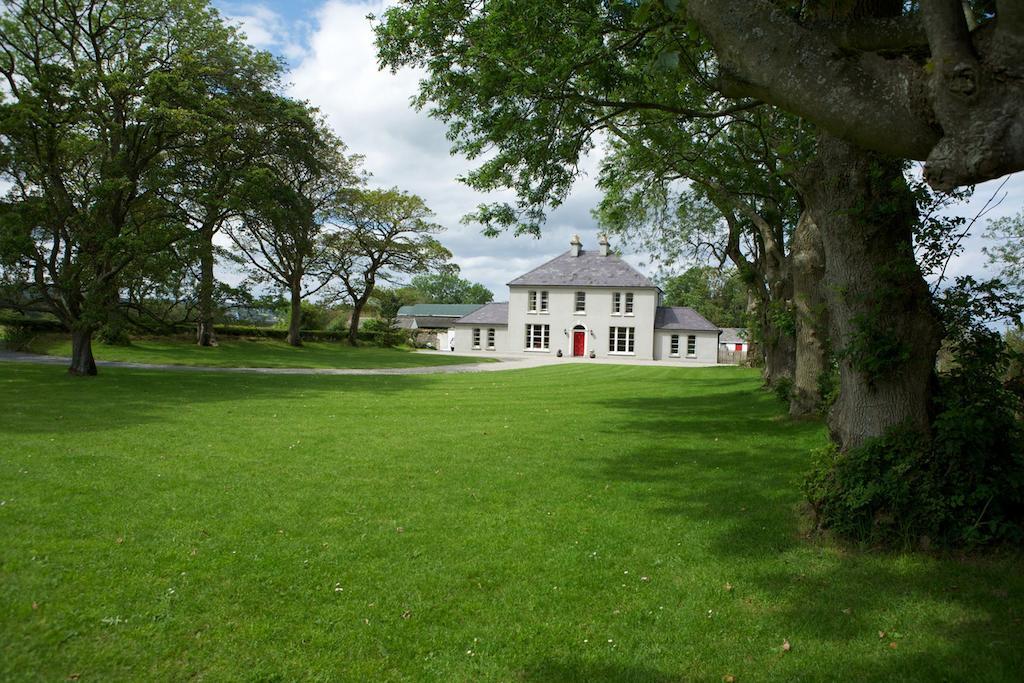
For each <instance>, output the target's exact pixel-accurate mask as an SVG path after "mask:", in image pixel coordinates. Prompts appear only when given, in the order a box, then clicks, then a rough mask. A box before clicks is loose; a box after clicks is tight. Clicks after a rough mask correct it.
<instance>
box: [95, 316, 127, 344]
mask: <svg viewBox="0 0 1024 683" xmlns="http://www.w3.org/2000/svg"><path fill="white" fill-rule="evenodd" d="M96 338H97V339H99V340H100V341H101V342H103V343H104V344H110V345H111V346H128V345H129V344H131V343H132V340H131V338H130V337H129V335H128V326H127V325H125V324H124V321H122V320H113V321H108V322H106V323H104V324H103V325H102V326H101V327H100V329H99V330H97V331H96Z"/></svg>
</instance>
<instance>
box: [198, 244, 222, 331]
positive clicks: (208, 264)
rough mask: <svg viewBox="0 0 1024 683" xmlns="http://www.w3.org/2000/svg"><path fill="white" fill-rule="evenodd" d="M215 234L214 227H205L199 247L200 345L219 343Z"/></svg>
mask: <svg viewBox="0 0 1024 683" xmlns="http://www.w3.org/2000/svg"><path fill="white" fill-rule="evenodd" d="M213 234H214V231H213V230H212V229H208V228H205V227H204V228H203V234H202V241H201V243H200V247H199V249H200V252H199V322H198V323H197V325H196V343H197V344H198V345H199V346H216V345H217V337H216V335H215V334H214V331H213V289H214V279H213Z"/></svg>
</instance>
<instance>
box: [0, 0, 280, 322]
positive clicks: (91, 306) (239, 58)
mask: <svg viewBox="0 0 1024 683" xmlns="http://www.w3.org/2000/svg"><path fill="white" fill-rule="evenodd" d="M51 5H52V3H44V2H39V1H38V0H12V2H9V3H6V5H5V11H4V13H3V15H2V16H0V47H2V51H3V53H4V54H6V55H8V56H9V57H10V59H9V65H8V66H7V67H5V69H9V70H8V71H6V76H7V78H6V81H7V83H8V85H10V87H9V88H8V89H7V90H6V91H5V96H4V99H3V102H2V104H0V140H2V154H0V174H2V176H3V178H4V180H5V181H6V182H5V183H4V184H5V185H6V186H7V188H8V189H7V191H6V196H5V198H4V201H3V203H2V205H0V261H2V264H3V266H4V267H6V268H8V269H10V270H9V272H13V273H14V274H15V276H16V277H17V278H19V279H21V280H22V281H23V282H25V283H31V282H32V278H30V277H29V273H30V271H32V270H36V271H37V272H40V273H44V274H45V279H46V281H47V283H48V284H47V286H45V287H33V286H31V285H28V284H27V285H26V291H29V292H30V293H31V297H32V298H34V299H36V300H38V301H40V302H43V303H45V304H46V305H47V306H48V308H49V309H50V310H52V311H53V312H54V314H55V315H57V316H58V317H59V318H60V319H61V320H62V321H63V322H64V324H65V325H66V326H68V327H72V326H74V327H76V328H77V329H81V330H87V331H93V330H96V329H98V328H99V327H100V326H101V325H103V324H104V323H105V322H106V318H107V314H108V313H109V312H110V311H111V310H112V309H113V308H116V305H114V306H112V305H111V303H112V302H117V301H118V295H119V292H120V290H121V287H120V283H121V281H123V280H125V279H128V278H131V277H136V276H139V275H140V273H141V272H143V270H145V269H144V268H143V267H142V266H141V264H142V263H143V262H146V261H149V260H153V261H154V262H155V261H157V260H159V259H160V255H161V254H163V253H165V252H166V250H167V249H168V246H169V245H173V244H174V243H175V242H177V241H179V240H183V239H185V238H186V237H187V236H188V233H189V231H188V227H187V224H186V223H187V221H186V220H185V218H184V216H183V215H182V214H181V213H180V211H179V208H180V205H179V203H178V202H177V201H176V198H175V197H174V194H175V191H176V190H177V189H178V188H180V187H182V185H181V182H182V180H183V179H182V178H181V177H175V174H176V170H175V169H177V168H178V167H180V166H189V163H188V161H195V159H194V157H191V156H190V155H193V154H195V152H196V150H197V149H199V148H201V147H202V144H201V142H200V141H201V138H202V137H203V134H204V132H205V131H208V130H210V129H211V128H217V127H218V126H217V123H218V121H219V117H220V116H221V114H222V107H223V105H224V101H225V99H227V98H230V97H231V96H232V95H231V93H234V92H235V90H236V88H235V86H236V82H235V80H234V79H236V78H238V77H239V76H238V74H239V73H240V72H241V71H244V70H246V69H247V68H248V67H249V66H252V65H253V64H255V63H257V62H259V63H260V64H261V65H262V67H260V68H255V70H257V71H259V72H260V73H261V74H269V73H272V72H273V71H274V67H273V65H272V62H273V60H272V59H270V60H268V59H266V58H265V57H258V56H256V55H254V53H253V52H252V50H250V49H249V48H248V47H247V46H246V45H245V44H244V42H242V41H241V40H240V38H239V36H238V35H237V33H236V31H235V30H234V29H232V28H230V27H228V26H226V25H225V24H224V23H223V22H222V21H221V19H220V17H219V15H218V14H217V13H216V12H215V11H213V10H212V9H210V8H209V7H208V6H207V5H206V3H204V2H196V1H193V0H130V1H126V2H118V3H95V2H74V3H63V4H61V6H60V7H59V8H57V7H54V6H51ZM101 5H102V6H101ZM14 55H17V58H15V57H14ZM263 67H265V68H263ZM185 157H189V160H188V161H186V160H185Z"/></svg>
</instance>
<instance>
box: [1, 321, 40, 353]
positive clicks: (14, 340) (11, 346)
mask: <svg viewBox="0 0 1024 683" xmlns="http://www.w3.org/2000/svg"><path fill="white" fill-rule="evenodd" d="M38 334H39V333H38V331H37V330H35V329H33V328H32V327H31V326H30V325H20V324H18V323H2V324H0V345H2V346H3V348H5V349H7V350H8V351H28V350H30V348H31V346H32V342H33V341H35V339H36V336H37V335H38Z"/></svg>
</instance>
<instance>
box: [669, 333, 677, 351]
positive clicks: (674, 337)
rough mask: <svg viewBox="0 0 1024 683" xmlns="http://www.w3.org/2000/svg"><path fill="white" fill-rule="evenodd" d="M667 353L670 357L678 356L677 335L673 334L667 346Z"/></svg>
mask: <svg viewBox="0 0 1024 683" xmlns="http://www.w3.org/2000/svg"><path fill="white" fill-rule="evenodd" d="M668 353H669V355H670V356H678V355H679V335H678V334H673V335H672V341H671V343H670V344H669V346H668Z"/></svg>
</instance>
